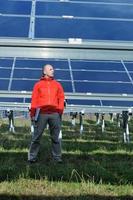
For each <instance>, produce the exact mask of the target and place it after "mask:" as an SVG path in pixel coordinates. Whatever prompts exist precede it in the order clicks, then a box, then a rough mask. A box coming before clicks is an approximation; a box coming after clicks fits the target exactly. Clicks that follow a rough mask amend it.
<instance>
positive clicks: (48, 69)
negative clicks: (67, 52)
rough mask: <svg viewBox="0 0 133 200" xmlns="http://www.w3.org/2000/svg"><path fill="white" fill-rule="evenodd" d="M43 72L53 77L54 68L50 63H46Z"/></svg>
mask: <svg viewBox="0 0 133 200" xmlns="http://www.w3.org/2000/svg"><path fill="white" fill-rule="evenodd" d="M44 74H45V75H46V76H48V77H54V68H53V67H52V65H46V66H45V67H44Z"/></svg>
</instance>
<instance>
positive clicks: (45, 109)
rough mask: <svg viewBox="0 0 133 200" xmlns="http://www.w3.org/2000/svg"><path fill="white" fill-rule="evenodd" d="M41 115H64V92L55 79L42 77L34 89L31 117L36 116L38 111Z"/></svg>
mask: <svg viewBox="0 0 133 200" xmlns="http://www.w3.org/2000/svg"><path fill="white" fill-rule="evenodd" d="M37 108H40V112H41V113H47V114H48V113H54V112H58V113H59V114H62V113H63V110H64V91H63V88H62V86H61V84H60V83H59V82H57V81H56V80H54V79H53V78H45V77H42V78H41V79H40V81H38V82H37V83H36V84H35V85H34V88H33V92H32V100H31V112H30V115H31V117H34V116H35V112H36V109H37Z"/></svg>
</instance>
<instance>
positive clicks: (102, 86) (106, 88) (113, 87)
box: [75, 81, 133, 94]
mask: <svg viewBox="0 0 133 200" xmlns="http://www.w3.org/2000/svg"><path fill="white" fill-rule="evenodd" d="M75 88H76V92H81V93H82V92H92V93H110V94H111V93H115V94H123V93H125V94H133V84H132V83H124V84H123V83H115V82H114V83H108V82H105V83H102V82H101V83H100V82H99V83H97V82H83V81H82V82H75Z"/></svg>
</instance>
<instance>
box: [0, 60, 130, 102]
mask: <svg viewBox="0 0 133 200" xmlns="http://www.w3.org/2000/svg"><path fill="white" fill-rule="evenodd" d="M46 63H50V64H52V65H53V66H54V68H55V78H56V79H57V80H58V81H59V82H61V84H62V85H63V87H64V90H65V92H78V93H112V94H133V80H132V78H133V72H132V71H128V69H129V70H131V69H132V68H131V66H132V65H133V62H122V61H117V62H116V61H101V60H100V61H98V60H97V61H96V60H69V59H68V60H65V59H64V60H62V59H34V58H29V59H28V58H23V59H22V58H21V59H20V58H0V68H1V70H0V82H1V84H0V90H8V91H31V90H32V89H33V86H34V84H35V82H37V81H38V80H39V79H40V77H41V75H42V67H43V66H44V64H46ZM32 66H33V68H32ZM115 66H117V67H115ZM126 70H127V71H126ZM11 101H12V100H11ZM19 101H20V100H19ZM68 103H71V104H73V103H74V104H80V103H82V105H85V104H86V103H87V105H88V104H89V105H106V106H107V105H108V106H113V105H118V104H119V105H123V106H124V105H127V104H128V102H123V103H122V102H119V103H118V101H117V102H114V101H100V100H93V101H92V100H84V101H83V100H76V101H74V100H69V101H68ZM128 105H133V103H131V102H129V104H128Z"/></svg>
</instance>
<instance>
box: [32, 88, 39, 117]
mask: <svg viewBox="0 0 133 200" xmlns="http://www.w3.org/2000/svg"><path fill="white" fill-rule="evenodd" d="M37 99H38V86H37V84H35V85H34V88H33V91H32V97H31V109H30V116H31V118H32V117H34V116H35V112H36V108H37V107H38V103H37Z"/></svg>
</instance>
